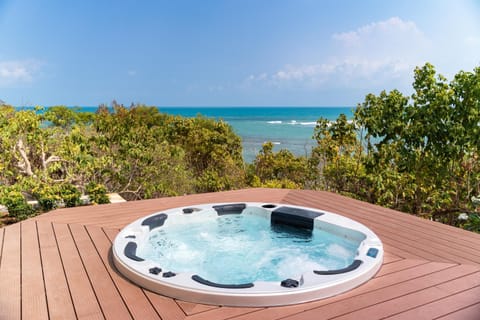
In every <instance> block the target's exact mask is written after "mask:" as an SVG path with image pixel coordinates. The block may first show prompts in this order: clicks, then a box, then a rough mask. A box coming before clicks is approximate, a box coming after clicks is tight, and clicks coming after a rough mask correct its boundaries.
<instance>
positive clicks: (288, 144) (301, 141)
mask: <svg viewBox="0 0 480 320" xmlns="http://www.w3.org/2000/svg"><path fill="white" fill-rule="evenodd" d="M160 111H162V112H166V113H169V114H176V115H182V116H186V117H194V116H196V115H197V114H202V115H204V116H206V117H213V118H215V119H223V120H224V121H226V122H228V123H229V124H230V125H231V126H232V127H233V129H234V130H235V132H236V133H237V134H238V135H239V136H240V137H241V138H242V141H243V155H244V159H245V161H247V162H251V161H252V160H253V159H254V158H255V155H256V154H257V153H258V151H259V150H260V149H261V147H262V144H263V143H265V142H267V141H271V142H273V143H274V145H275V149H274V150H275V151H278V150H280V149H288V150H290V151H292V152H293V153H294V154H296V155H306V154H309V153H310V151H311V148H312V146H313V145H314V140H313V139H312V136H313V130H314V128H315V124H316V121H317V120H318V119H319V118H320V117H324V118H326V119H329V120H335V119H336V118H337V117H338V115H340V114H341V113H344V114H346V115H347V117H348V118H351V117H352V115H353V107H235V108H232V107H230V108H226V107H182V108H173V107H168V108H162V107H160Z"/></svg>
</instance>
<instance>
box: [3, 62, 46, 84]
mask: <svg viewBox="0 0 480 320" xmlns="http://www.w3.org/2000/svg"><path fill="white" fill-rule="evenodd" d="M40 65H41V63H40V62H39V61H36V60H10V61H1V60H0V85H1V86H4V85H12V84H18V83H25V82H31V81H33V80H34V77H35V75H36V73H37V71H38V69H39V68H40Z"/></svg>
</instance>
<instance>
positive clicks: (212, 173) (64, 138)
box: [0, 63, 480, 232]
mask: <svg viewBox="0 0 480 320" xmlns="http://www.w3.org/2000/svg"><path fill="white" fill-rule="evenodd" d="M413 89H414V93H413V94H412V95H411V96H406V95H404V94H402V93H401V92H399V91H398V90H392V91H390V92H386V91H382V92H381V93H380V94H378V95H374V94H368V95H367V96H366V98H365V101H364V102H363V103H360V104H359V105H358V106H357V108H356V111H355V114H354V119H347V117H346V116H345V115H340V116H339V117H338V119H337V120H336V121H333V122H332V121H327V120H326V119H322V118H321V119H319V120H318V122H317V125H316V128H315V130H314V132H313V137H314V139H315V140H316V142H317V143H316V146H315V147H314V148H313V150H312V152H311V155H309V156H295V155H294V154H293V153H292V152H290V151H288V150H280V151H278V152H274V151H273V144H272V143H266V144H265V145H264V146H263V148H262V150H260V152H259V153H258V155H257V156H256V158H255V160H254V161H253V162H252V163H244V161H243V158H242V144H241V139H240V137H238V136H237V135H236V134H235V133H234V131H233V130H232V128H231V127H230V126H229V125H228V124H227V123H225V122H223V121H216V120H213V119H209V118H205V117H202V116H200V115H199V116H197V117H195V118H183V117H180V116H173V115H167V114H163V113H161V112H160V111H158V109H157V108H156V107H149V106H145V105H132V106H130V107H125V106H123V105H120V104H117V103H115V102H114V103H113V104H112V106H111V107H107V106H105V105H102V106H100V107H99V108H98V109H97V111H96V113H86V112H77V111H76V110H75V109H72V108H67V107H64V106H56V107H50V108H41V107H38V108H36V110H17V109H15V108H14V107H11V106H5V105H4V106H1V107H0V129H1V133H0V151H1V153H0V170H1V172H2V175H1V176H0V203H1V204H3V205H5V206H6V207H7V208H8V211H9V216H10V219H11V220H12V221H18V220H22V219H25V218H27V217H29V216H31V215H34V214H37V213H38V210H34V209H33V208H32V207H30V205H29V204H28V203H27V199H36V200H37V201H38V203H39V205H40V211H48V210H51V209H54V208H56V207H57V206H60V205H63V206H67V207H72V206H76V205H80V203H81V201H80V199H81V196H82V195H88V196H89V198H90V201H91V202H93V203H99V204H100V203H106V202H108V197H107V196H106V194H107V192H117V193H119V194H120V195H121V196H122V197H124V198H126V199H127V200H140V199H148V198H157V197H165V196H174V195H183V194H191V193H201V192H212V191H221V190H230V189H239V188H245V187H272V188H304V189H317V190H328V191H333V192H338V193H341V194H344V195H348V196H351V197H354V198H357V199H360V200H363V201H368V202H371V203H375V204H379V205H382V206H385V207H389V208H393V209H397V210H401V211H404V212H408V213H411V214H415V215H417V216H421V217H424V218H430V219H433V220H436V221H440V222H443V223H447V224H450V225H455V226H458V227H462V228H465V229H468V230H472V231H476V232H480V216H479V214H478V213H477V211H476V207H475V205H474V204H475V203H477V202H478V201H472V199H474V200H475V197H476V196H477V195H478V194H480V163H479V159H478V157H479V152H480V150H479V149H480V125H479V124H480V68H476V69H475V70H473V72H463V71H461V72H459V73H457V74H456V75H455V77H454V79H453V80H452V81H450V82H448V81H447V79H446V78H445V77H443V76H442V75H437V74H436V71H435V68H434V67H433V66H432V65H431V64H428V63H427V64H425V65H424V66H423V67H418V68H416V69H415V75H414V82H413Z"/></svg>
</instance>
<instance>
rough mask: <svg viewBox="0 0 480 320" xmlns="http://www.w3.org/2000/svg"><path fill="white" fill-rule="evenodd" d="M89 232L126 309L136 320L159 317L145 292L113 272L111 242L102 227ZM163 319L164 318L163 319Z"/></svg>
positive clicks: (91, 227)
mask: <svg viewBox="0 0 480 320" xmlns="http://www.w3.org/2000/svg"><path fill="white" fill-rule="evenodd" d="M87 232H88V234H89V235H90V238H91V239H92V242H93V243H94V244H95V247H96V249H97V251H98V253H99V255H100V258H101V259H102V261H103V264H104V266H105V268H106V269H107V272H108V274H109V275H110V277H111V278H112V281H113V282H114V284H115V286H116V287H117V288H118V291H119V293H120V295H121V296H122V299H123V301H124V302H125V304H126V307H127V308H128V309H129V311H130V313H131V315H132V317H133V318H135V319H155V318H156V317H158V316H159V315H158V314H157V312H156V311H155V309H154V308H153V307H152V305H151V304H150V302H149V300H148V299H147V297H146V296H145V294H144V292H143V291H142V290H141V289H140V288H139V287H138V286H135V285H132V284H131V282H129V281H128V280H127V279H125V278H124V277H122V276H121V275H120V274H119V273H118V272H117V271H116V270H113V268H114V266H113V261H112V256H111V250H110V249H111V242H110V240H109V239H108V238H107V236H106V234H105V233H104V231H103V229H102V228H100V227H94V226H89V227H87ZM162 318H163V317H162Z"/></svg>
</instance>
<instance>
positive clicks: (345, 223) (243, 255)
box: [112, 202, 383, 307]
mask: <svg viewBox="0 0 480 320" xmlns="http://www.w3.org/2000/svg"><path fill="white" fill-rule="evenodd" d="M112 251H113V261H114V264H115V266H116V267H117V269H118V270H119V271H120V272H121V273H122V274H123V275H124V276H125V277H127V278H128V279H130V280H131V281H132V282H134V283H136V284H138V285H140V286H142V287H144V288H147V289H149V290H151V291H154V292H157V293H160V294H163V295H166V296H169V297H172V298H177V299H182V300H185V301H191V302H197V303H206V304H215V305H228V306H248V307H259V306H279V305H289V304H295V303H301V302H307V301H312V300H317V299H321V298H326V297H330V296H333V295H337V294H339V293H342V292H345V291H347V290H350V289H352V288H355V287H357V286H359V285H360V284H362V283H364V282H366V281H368V280H369V279H370V278H371V277H373V276H374V275H375V273H376V272H377V271H378V270H379V268H380V266H381V264H382V261H383V247H382V243H381V241H380V239H379V238H378V237H377V236H376V235H375V234H374V233H373V232H372V231H371V230H370V229H368V228H367V227H365V226H364V225H362V224H360V223H358V222H356V221H353V220H351V219H348V218H346V217H343V216H341V215H338V214H334V213H331V212H326V211H322V210H317V209H313V208H306V207H299V206H292V205H284V204H275V203H252V202H250V203H249V202H247V203H216V204H202V205H194V206H189V207H181V208H174V209H169V210H165V211H162V212H159V213H154V214H152V215H149V216H147V217H144V218H141V219H138V220H136V221H134V222H133V223H131V224H129V225H127V226H126V227H125V228H123V229H122V230H121V231H120V233H119V234H118V235H117V237H116V238H115V240H114V243H113V246H112Z"/></svg>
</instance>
